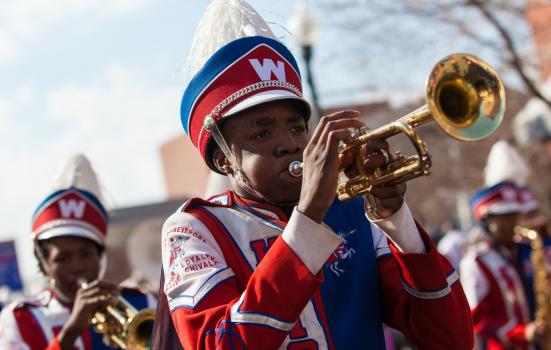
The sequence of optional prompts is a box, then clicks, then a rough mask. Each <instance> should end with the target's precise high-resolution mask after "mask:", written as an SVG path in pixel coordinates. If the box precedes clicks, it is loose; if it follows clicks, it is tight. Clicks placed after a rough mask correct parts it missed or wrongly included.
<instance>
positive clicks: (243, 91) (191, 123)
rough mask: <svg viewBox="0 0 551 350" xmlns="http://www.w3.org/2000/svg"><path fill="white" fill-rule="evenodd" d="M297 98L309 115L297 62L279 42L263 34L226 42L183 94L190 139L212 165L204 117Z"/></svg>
mask: <svg viewBox="0 0 551 350" xmlns="http://www.w3.org/2000/svg"><path fill="white" fill-rule="evenodd" d="M283 99H290V100H294V101H298V102H299V104H300V106H301V108H302V110H303V111H304V112H305V113H304V117H305V118H306V120H308V118H309V117H310V106H309V105H308V103H307V102H306V100H304V99H303V97H302V83H301V78H300V73H299V68H298V65H297V62H296V61H295V59H294V57H293V55H292V54H291V52H290V51H289V50H288V49H287V48H286V47H285V46H284V45H283V44H282V43H280V42H278V41H277V40H274V39H270V38H265V37H262V36H253V37H245V38H240V39H237V40H234V41H232V42H230V43H229V44H227V45H225V46H223V47H222V48H221V49H220V50H218V51H217V52H215V53H214V55H213V56H212V57H211V58H210V59H209V60H208V61H207V63H206V64H205V65H204V67H203V68H202V69H201V70H200V71H199V72H198V73H197V74H196V75H195V77H193V79H192V80H191V82H190V84H189V85H188V87H187V88H186V90H185V92H184V96H183V97H182V104H181V109H180V116H181V119H182V125H183V127H184V129H185V131H186V133H187V134H188V135H189V137H190V138H191V141H192V142H193V144H194V145H195V147H197V148H198V149H199V152H200V153H201V156H202V157H203V159H205V161H206V162H207V164H208V165H209V167H210V168H211V169H213V170H215V171H218V170H217V169H216V167H215V166H214V164H212V157H211V156H212V154H210V152H212V150H211V149H210V147H212V143H213V142H214V141H213V140H212V136H211V134H210V132H209V131H207V130H206V129H205V128H203V124H204V121H205V118H206V117H207V116H210V117H212V118H214V120H215V122H216V123H217V124H220V123H221V122H222V121H223V120H224V119H226V118H229V117H231V116H234V115H236V114H237V113H239V112H242V111H244V110H246V109H249V108H251V107H254V106H257V105H260V104H262V103H267V102H271V101H276V100H283Z"/></svg>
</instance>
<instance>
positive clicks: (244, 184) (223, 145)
mask: <svg viewBox="0 0 551 350" xmlns="http://www.w3.org/2000/svg"><path fill="white" fill-rule="evenodd" d="M203 129H205V130H207V131H208V132H210V134H211V135H212V137H213V138H214V141H215V142H216V144H217V145H218V147H220V150H221V151H222V153H224V156H226V158H227V159H228V162H230V165H231V167H232V169H233V172H234V173H233V176H234V177H235V179H236V181H237V182H238V183H239V185H240V186H241V188H243V189H244V190H245V191H246V192H248V193H249V194H251V195H253V196H254V197H256V198H261V199H262V200H263V201H265V202H266V203H268V204H272V205H275V206H290V205H296V203H277V202H274V201H271V200H269V199H268V198H266V197H265V196H264V195H263V194H262V193H260V192H258V191H257V190H255V189H254V188H253V187H252V186H251V185H250V184H249V183H250V181H249V179H248V178H247V176H246V175H245V173H243V171H242V170H241V167H240V166H239V164H238V163H237V159H236V158H235V156H234V155H233V153H232V151H231V150H230V147H229V146H228V144H227V142H226V140H225V139H224V136H222V132H221V131H220V129H219V128H218V125H216V121H215V120H214V118H213V117H212V116H210V115H209V116H207V117H206V118H205V121H204V122H203Z"/></svg>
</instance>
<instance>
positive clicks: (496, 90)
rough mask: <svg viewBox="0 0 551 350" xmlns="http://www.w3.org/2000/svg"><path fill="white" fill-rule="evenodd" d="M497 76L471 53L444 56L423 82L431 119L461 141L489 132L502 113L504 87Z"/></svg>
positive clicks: (503, 108) (500, 118)
mask: <svg viewBox="0 0 551 350" xmlns="http://www.w3.org/2000/svg"><path fill="white" fill-rule="evenodd" d="M496 77H498V75H497V73H496V72H495V71H494V69H493V68H492V67H491V66H490V65H488V64H487V63H486V62H484V61H483V60H481V59H480V58H478V57H475V56H473V55H468V54H453V55H450V56H447V57H445V58H443V59H442V60H441V61H439V62H438V63H437V64H436V65H435V66H434V68H433V70H432V71H431V74H430V75H429V76H428V78H427V81H426V84H425V85H426V87H425V100H426V101H427V105H428V108H429V110H430V114H431V115H432V118H433V119H434V121H435V122H436V123H437V124H438V125H439V126H440V127H441V128H442V130H444V132H446V133H447V134H448V135H450V136H451V137H453V138H455V139H457V140H460V141H477V140H481V139H484V138H485V137H487V136H489V135H490V134H492V133H493V132H494V131H495V130H496V129H497V128H498V127H499V125H500V124H501V121H502V119H503V115H504V112H505V89H504V87H503V83H502V81H501V79H496Z"/></svg>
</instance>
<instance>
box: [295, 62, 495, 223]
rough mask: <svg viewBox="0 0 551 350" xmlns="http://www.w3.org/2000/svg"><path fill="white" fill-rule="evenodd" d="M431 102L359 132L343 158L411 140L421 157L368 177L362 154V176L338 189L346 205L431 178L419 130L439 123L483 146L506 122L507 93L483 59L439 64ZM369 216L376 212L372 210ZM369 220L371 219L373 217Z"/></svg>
mask: <svg viewBox="0 0 551 350" xmlns="http://www.w3.org/2000/svg"><path fill="white" fill-rule="evenodd" d="M425 102H426V104H425V105H424V106H422V107H421V108H419V109H417V110H415V111H413V112H411V113H409V114H407V115H405V116H403V117H401V118H400V119H398V120H396V121H394V122H392V123H389V124H386V125H383V126H381V127H379V128H377V129H374V130H369V129H368V128H361V129H358V130H356V131H355V132H354V134H353V136H352V139H353V141H352V142H350V143H346V144H343V145H342V146H341V147H340V149H339V152H340V153H343V152H346V151H348V150H350V149H352V148H356V147H360V146H361V145H363V144H366V143H368V142H370V141H373V140H377V139H387V138H389V137H391V136H394V135H397V134H401V133H403V134H405V135H406V136H407V137H408V138H409V140H410V141H411V143H412V145H413V147H414V149H415V150H416V152H417V154H416V155H412V156H405V155H402V154H400V153H399V152H397V154H396V157H395V159H394V160H392V161H391V162H390V163H389V164H388V165H387V166H386V167H385V168H384V169H377V170H376V171H375V173H374V174H366V173H364V172H363V167H362V164H363V163H364V162H365V161H366V159H365V158H364V156H363V155H362V154H361V152H358V153H359V154H360V155H359V156H358V157H357V158H356V159H355V164H356V165H355V166H356V168H357V171H358V173H359V174H360V175H359V176H357V177H355V178H352V179H349V180H347V181H344V182H341V183H339V184H338V187H337V196H338V198H339V199H340V200H348V199H351V198H353V197H359V196H364V195H368V192H369V188H370V187H371V186H376V185H380V184H384V183H392V184H397V183H400V182H405V181H409V180H411V179H413V178H415V177H418V176H422V175H428V174H429V169H430V167H431V165H432V164H431V160H430V154H429V152H428V150H427V146H426V144H425V143H424V142H423V140H421V138H420V137H419V136H418V135H417V133H416V132H415V130H414V129H415V128H417V127H419V126H421V125H424V124H427V123H429V122H433V121H434V122H436V123H437V124H438V125H439V126H440V128H441V129H442V130H443V131H444V132H446V133H447V134H448V135H449V136H451V137H453V138H455V139H457V140H460V141H477V140H481V139H484V138H486V137H487V136H489V135H490V134H492V133H493V132H494V131H495V130H496V129H497V128H498V126H499V125H500V124H501V121H502V120H503V114H504V112H505V89H504V87H503V83H502V82H501V79H500V78H499V76H498V75H497V73H496V72H495V71H494V70H493V68H492V67H491V66H490V65H488V64H487V63H486V62H484V61H482V60H481V59H479V58H477V57H475V56H472V55H467V54H453V55H450V56H448V57H445V58H444V59H442V60H441V61H439V62H438V63H437V64H436V65H435V66H434V68H433V69H432V71H431V73H430V74H429V76H428V78H427V81H426V83H425ZM289 172H290V173H291V174H292V175H293V176H301V175H302V164H297V163H296V162H293V163H291V164H290V165H289ZM366 210H368V212H369V211H372V212H373V211H375V210H376V208H374V207H368V208H366ZM368 215H369V214H368Z"/></svg>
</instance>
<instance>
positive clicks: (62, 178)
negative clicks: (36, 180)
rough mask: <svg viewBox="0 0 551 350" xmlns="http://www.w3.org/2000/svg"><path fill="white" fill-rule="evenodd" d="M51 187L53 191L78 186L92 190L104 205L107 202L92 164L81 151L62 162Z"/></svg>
mask: <svg viewBox="0 0 551 350" xmlns="http://www.w3.org/2000/svg"><path fill="white" fill-rule="evenodd" d="M51 187H52V188H51V190H52V191H57V190H61V189H65V188H69V187H76V188H78V189H81V190H84V191H88V192H91V193H92V194H94V195H95V196H96V197H97V198H98V199H99V201H100V202H101V203H102V204H103V205H105V203H106V202H105V197H104V195H103V191H102V190H101V185H100V183H99V180H98V176H97V174H96V172H95V171H94V168H92V164H91V163H90V161H89V160H88V158H86V156H84V155H83V154H80V153H76V154H73V155H72V156H70V157H69V158H68V159H66V160H65V161H64V162H63V163H62V164H61V166H60V167H59V169H58V171H57V173H56V175H55V176H54V180H53V183H52V186H51Z"/></svg>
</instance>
